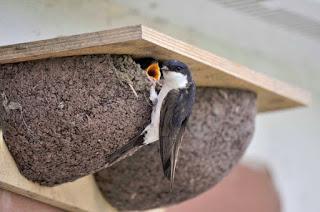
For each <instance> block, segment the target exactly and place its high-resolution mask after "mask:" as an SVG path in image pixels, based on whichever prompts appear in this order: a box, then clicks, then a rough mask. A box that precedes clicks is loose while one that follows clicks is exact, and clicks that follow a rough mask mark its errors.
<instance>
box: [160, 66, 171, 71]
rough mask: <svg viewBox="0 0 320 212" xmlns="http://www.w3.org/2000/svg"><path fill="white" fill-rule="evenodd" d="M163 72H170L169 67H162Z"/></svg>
mask: <svg viewBox="0 0 320 212" xmlns="http://www.w3.org/2000/svg"><path fill="white" fill-rule="evenodd" d="M161 71H169V68H168V66H165V65H163V66H162V67H161Z"/></svg>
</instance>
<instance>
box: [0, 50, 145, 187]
mask: <svg viewBox="0 0 320 212" xmlns="http://www.w3.org/2000/svg"><path fill="white" fill-rule="evenodd" d="M129 84H131V85H132V87H133V88H134V90H135V91H136V93H137V94H138V97H136V96H135V94H134V92H133V91H132V89H131V88H130V87H129ZM148 87H149V84H148V82H147V78H146V75H145V73H144V72H143V70H141V69H140V67H139V66H138V65H137V64H136V63H135V62H134V61H133V60H132V58H131V57H129V56H110V55H90V56H75V57H65V58H54V59H46V60H37V61H32V62H22V63H17V64H6V65H0V92H1V96H0V100H1V102H0V103H1V104H0V124H1V127H2V129H3V135H4V140H5V142H6V144H7V146H8V148H9V151H10V152H11V154H12V156H13V158H14V160H15V161H16V163H17V166H18V168H19V170H20V172H21V173H22V174H23V175H24V176H25V177H27V178H28V179H30V180H32V181H35V182H38V183H40V184H42V185H48V186H52V185H55V184H60V183H63V182H68V181H73V180H75V179H77V178H79V177H81V176H84V175H87V174H90V173H93V172H95V171H97V170H100V169H101V168H104V167H106V165H107V164H108V155H109V154H110V153H112V152H113V151H115V150H116V149H117V148H119V147H121V146H123V145H124V144H126V143H127V142H128V141H129V139H131V138H132V137H134V136H135V135H136V134H137V133H138V132H140V130H142V129H143V128H144V127H145V126H146V125H147V124H148V122H149V120H150V113H151V106H150V103H149V102H148V98H147V97H148Z"/></svg>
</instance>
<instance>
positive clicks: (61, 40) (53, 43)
mask: <svg viewBox="0 0 320 212" xmlns="http://www.w3.org/2000/svg"><path fill="white" fill-rule="evenodd" d="M141 32H142V31H141V25H135V26H128V27H121V28H116V29H109V30H104V31H98V32H90V33H83V34H79V35H71V36H62V37H56V38H51V39H46V40H39V41H33V42H26V43H19V44H12V45H8V46H0V64H6V63H16V62H23V61H28V60H37V59H44V58H48V57H59V56H61V57H62V56H63V57H65V56H72V55H77V52H78V54H79V55H81V54H82V53H81V52H80V51H81V50H82V49H87V48H94V47H99V46H104V45H111V44H117V43H125V42H129V41H135V40H141ZM71 41H72V42H71Z"/></svg>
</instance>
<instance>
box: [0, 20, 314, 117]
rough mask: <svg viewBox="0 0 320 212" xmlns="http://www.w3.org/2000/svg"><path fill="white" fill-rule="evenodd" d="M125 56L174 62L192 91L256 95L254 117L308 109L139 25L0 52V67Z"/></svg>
mask: <svg viewBox="0 0 320 212" xmlns="http://www.w3.org/2000/svg"><path fill="white" fill-rule="evenodd" d="M106 53H108V54H130V55H133V56H136V57H142V56H152V57H155V58H158V59H172V58H174V59H179V60H181V61H183V62H185V63H187V64H188V65H189V66H190V67H191V70H192V71H193V75H194V79H195V81H196V84H197V86H204V87H227V88H237V89H246V90H251V91H254V92H255V93H257V95H258V101H257V107H258V112H266V111H274V110H280V109H281V110H282V109H288V108H294V107H300V106H307V105H309V104H310V103H311V95H310V94H309V93H308V92H307V91H305V90H303V89H300V88H296V87H293V86H290V85H288V84H286V83H283V82H281V81H279V80H275V79H272V78H269V77H267V76H266V75H264V74H261V73H257V72H254V71H252V70H251V69H249V68H247V67H244V66H241V65H238V64H236V63H233V62H231V61H229V60H227V59H224V58H221V57H218V56H216V55H214V54H212V53H210V52H208V51H205V50H202V49H199V48H197V47H194V46H192V45H190V44H187V43H184V42H182V41H179V40H177V39H174V38H172V37H170V36H167V35H165V34H162V33H160V32H157V31H155V30H153V29H150V28H148V27H145V26H142V25H136V26H128V27H122V28H117V29H110V30H105V31H100V32H93V33H85V34H80V35H73V36H66V37H59V38H53V39H49V40H42V41H35V42H30V43H22V44H15V45H10V46H5V47H0V64H3V63H14V62H22V61H28V60H36V59H44V58H49V57H65V56H73V55H86V54H106Z"/></svg>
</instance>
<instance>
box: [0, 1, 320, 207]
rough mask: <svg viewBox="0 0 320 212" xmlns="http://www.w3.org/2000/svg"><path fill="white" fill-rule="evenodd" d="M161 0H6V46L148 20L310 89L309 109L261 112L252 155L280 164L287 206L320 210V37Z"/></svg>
mask: <svg viewBox="0 0 320 212" xmlns="http://www.w3.org/2000/svg"><path fill="white" fill-rule="evenodd" d="M158 2H160V1H154V0H143V1H142V0H140V1H138V0H137V1H126V0H118V1H116V0H109V1H100V0H91V1H85V0H69V1H62V0H58V1H53V0H47V1H44V0H29V1H28V0H25V1H19V0H7V1H6V0H0V45H6V44H12V43H19V42H26V41H31V40H39V39H46V38H52V37H57V36H62V35H70V34H76V33H81V32H90V31H97V30H103V29H107V28H112V27H116V26H124V25H129V24H139V23H143V24H146V25H148V26H150V27H153V28H156V29H158V30H160V31H163V32H165V33H168V34H170V35H173V36H175V37H177V38H180V39H182V40H185V41H187V42H190V43H193V44H195V45H198V46H200V47H202V48H205V49H208V50H210V51H212V52H214V53H216V54H218V55H221V56H225V57H227V58H229V59H232V60H234V61H237V62H239V63H242V64H245V65H247V66H249V67H251V68H253V69H255V70H257V71H260V72H264V73H266V74H268V75H270V76H273V77H276V78H279V79H281V80H284V81H288V82H291V83H293V84H296V85H298V86H301V87H304V88H307V89H309V90H311V91H312V92H313V97H314V103H313V105H312V106H311V107H310V108H308V109H296V110H290V111H284V112H276V113H266V114H262V115H259V116H258V118H257V126H256V134H255V136H254V139H253V142H252V144H251V146H250V147H249V150H248V152H247V154H246V156H245V159H246V160H261V161H265V162H267V163H268V164H269V165H270V166H271V167H272V168H273V170H274V176H275V179H276V182H277V184H278V186H279V189H280V192H281V194H282V198H283V201H284V209H285V211H287V212H300V211H308V212H317V211H320V204H318V199H319V196H320V182H319V179H320V169H319V162H320V139H319V132H320V124H319V119H320V110H319V109H320V107H319V106H320V84H319V81H320V70H319V69H320V66H319V62H318V61H319V55H320V42H319V40H320V39H319V40H316V39H313V38H309V37H305V36H303V34H297V33H294V32H289V31H286V30H284V29H281V28H279V27H277V26H274V25H270V24H268V23H264V22H262V21H260V20H256V19H254V18H252V17H249V16H246V15H244V14H240V13H238V12H235V11H232V10H230V9H227V8H224V7H222V6H220V5H218V4H216V3H215V2H214V1H210V0H198V1H183V0H176V1H170V0H162V1H161V4H160V3H158ZM319 14H320V11H319Z"/></svg>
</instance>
